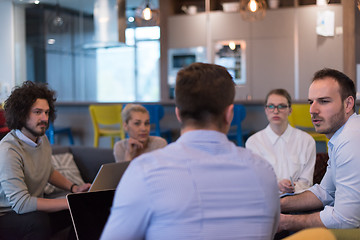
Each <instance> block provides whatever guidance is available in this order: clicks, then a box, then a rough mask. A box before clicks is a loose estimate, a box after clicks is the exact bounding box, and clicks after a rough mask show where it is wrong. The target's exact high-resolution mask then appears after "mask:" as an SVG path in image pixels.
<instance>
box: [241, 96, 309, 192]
mask: <svg viewBox="0 0 360 240" xmlns="http://www.w3.org/2000/svg"><path fill="white" fill-rule="evenodd" d="M265 104H266V105H265V114H266V117H267V119H268V121H269V124H268V126H267V127H266V128H265V129H263V130H261V131H259V132H257V133H255V134H254V135H252V136H251V137H249V139H248V140H247V141H246V144H245V146H246V148H248V149H250V150H252V151H253V152H254V153H256V154H258V155H260V156H262V157H263V158H265V159H266V160H267V161H268V162H270V164H271V165H272V166H273V168H274V171H275V174H276V176H277V179H278V186H279V191H280V193H281V194H284V193H300V192H303V191H304V190H306V189H307V188H309V187H310V186H312V185H313V175H314V168H315V160H316V145H315V140H314V139H313V138H312V137H311V136H310V135H309V134H308V133H306V132H304V131H302V130H299V129H296V128H293V127H292V126H290V124H289V123H288V116H289V115H290V114H291V96H290V94H289V93H288V92H287V91H286V90H284V89H274V90H272V91H270V92H269V93H268V94H267V96H266V100H265ZM309 114H310V113H309Z"/></svg>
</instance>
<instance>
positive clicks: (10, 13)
mask: <svg viewBox="0 0 360 240" xmlns="http://www.w3.org/2000/svg"><path fill="white" fill-rule="evenodd" d="M0 29H1V37H0V53H1V54H0V102H3V101H4V100H5V99H6V98H7V96H8V95H9V93H10V92H9V91H10V90H11V88H13V87H14V86H15V70H14V69H15V57H14V8H13V4H12V2H11V0H0Z"/></svg>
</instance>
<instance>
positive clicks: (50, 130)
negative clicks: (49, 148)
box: [46, 122, 74, 145]
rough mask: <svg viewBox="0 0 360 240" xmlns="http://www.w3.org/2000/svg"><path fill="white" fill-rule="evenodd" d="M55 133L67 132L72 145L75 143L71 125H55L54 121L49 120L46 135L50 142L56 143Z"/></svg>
mask: <svg viewBox="0 0 360 240" xmlns="http://www.w3.org/2000/svg"><path fill="white" fill-rule="evenodd" d="M55 134H67V135H68V138H69V143H70V145H74V138H73V135H72V132H71V128H70V127H56V128H55V127H54V124H53V123H52V122H49V128H48V129H47V130H46V136H47V137H48V139H49V142H50V144H55Z"/></svg>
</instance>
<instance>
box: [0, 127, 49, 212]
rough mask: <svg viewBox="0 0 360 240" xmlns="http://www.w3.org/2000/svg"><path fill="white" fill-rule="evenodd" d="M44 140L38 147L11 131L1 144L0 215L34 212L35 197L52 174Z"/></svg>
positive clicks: (47, 143) (41, 191)
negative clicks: (13, 212)
mask: <svg viewBox="0 0 360 240" xmlns="http://www.w3.org/2000/svg"><path fill="white" fill-rule="evenodd" d="M53 170H54V169H53V167H52V165H51V146H50V143H49V141H48V139H47V137H45V136H43V137H42V142H41V144H39V145H38V146H37V147H32V146H29V145H28V144H26V143H25V142H23V141H22V140H20V139H19V138H18V137H17V136H16V133H15V131H14V130H12V131H11V132H10V133H8V134H7V135H6V136H5V137H4V138H3V139H2V140H1V142H0V214H1V213H4V212H8V211H10V210H14V211H15V212H16V213H18V214H23V213H27V212H33V211H36V207H37V198H39V197H43V194H44V188H45V185H46V183H47V182H48V180H49V178H50V175H51V174H52V172H53Z"/></svg>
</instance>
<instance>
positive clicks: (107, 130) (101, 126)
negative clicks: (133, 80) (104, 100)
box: [89, 104, 125, 148]
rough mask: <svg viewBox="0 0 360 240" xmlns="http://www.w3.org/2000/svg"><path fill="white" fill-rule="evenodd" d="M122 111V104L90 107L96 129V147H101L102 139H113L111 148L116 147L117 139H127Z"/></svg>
mask: <svg viewBox="0 0 360 240" xmlns="http://www.w3.org/2000/svg"><path fill="white" fill-rule="evenodd" d="M121 110H122V105H121V104H111V105H90V106H89V111H90V116H91V120H92V123H93V127H94V147H98V146H99V138H100V137H111V148H113V147H114V142H115V138H120V139H124V138H125V132H124V129H123V126H122V118H121Z"/></svg>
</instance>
